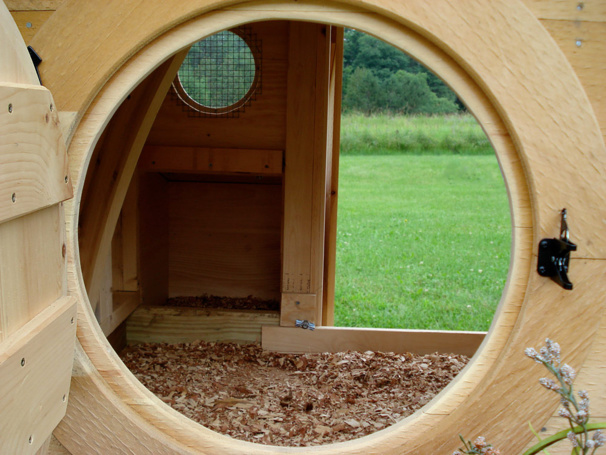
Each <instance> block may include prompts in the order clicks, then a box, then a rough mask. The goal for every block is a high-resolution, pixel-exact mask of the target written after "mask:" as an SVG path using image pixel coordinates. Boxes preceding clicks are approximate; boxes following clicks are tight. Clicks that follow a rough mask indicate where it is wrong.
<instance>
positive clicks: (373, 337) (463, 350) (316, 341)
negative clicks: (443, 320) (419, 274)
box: [262, 327, 486, 357]
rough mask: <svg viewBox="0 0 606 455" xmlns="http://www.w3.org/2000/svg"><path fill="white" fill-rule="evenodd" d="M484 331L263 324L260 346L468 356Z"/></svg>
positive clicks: (279, 349)
mask: <svg viewBox="0 0 606 455" xmlns="http://www.w3.org/2000/svg"><path fill="white" fill-rule="evenodd" d="M485 335H486V332H454V331H452V332H451V331H437V330H397V329H368V328H350V327H318V328H316V329H315V330H304V329H299V328H290V327H263V342H262V345H263V349H265V350H267V351H274V352H290V353H304V352H341V351H361V352H364V351H382V352H398V353H404V352H411V353H413V354H421V355H424V354H431V353H434V352H439V353H442V354H460V355H466V356H469V357H471V356H472V355H474V354H475V352H476V351H477V350H478V348H479V347H480V344H482V341H484V337H485Z"/></svg>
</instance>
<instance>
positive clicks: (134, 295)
mask: <svg viewBox="0 0 606 455" xmlns="http://www.w3.org/2000/svg"><path fill="white" fill-rule="evenodd" d="M112 302H113V311H111V313H110V314H108V315H107V316H106V317H105V318H104V319H103V320H101V322H100V325H101V329H102V330H103V333H104V334H105V336H108V335H109V334H110V333H112V332H113V331H114V330H116V328H117V327H118V326H119V325H120V324H122V323H123V322H124V321H125V320H126V318H128V317H129V316H130V315H131V314H132V313H133V311H135V310H136V309H137V307H138V306H139V304H140V303H141V293H140V292H139V291H134V292H126V291H121V292H113V293H112Z"/></svg>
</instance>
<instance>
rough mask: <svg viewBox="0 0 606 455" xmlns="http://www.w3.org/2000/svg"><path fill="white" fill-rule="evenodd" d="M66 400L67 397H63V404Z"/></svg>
mask: <svg viewBox="0 0 606 455" xmlns="http://www.w3.org/2000/svg"><path fill="white" fill-rule="evenodd" d="M66 399H67V395H65V394H64V395H63V402H64V403H65V400H66Z"/></svg>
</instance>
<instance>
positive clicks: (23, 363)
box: [21, 357, 25, 367]
mask: <svg viewBox="0 0 606 455" xmlns="http://www.w3.org/2000/svg"><path fill="white" fill-rule="evenodd" d="M21 366H22V367H24V366H25V357H23V358H22V359H21Z"/></svg>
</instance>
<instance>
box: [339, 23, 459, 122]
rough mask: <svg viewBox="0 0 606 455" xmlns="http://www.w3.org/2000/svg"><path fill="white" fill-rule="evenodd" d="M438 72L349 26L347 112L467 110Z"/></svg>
mask: <svg viewBox="0 0 606 455" xmlns="http://www.w3.org/2000/svg"><path fill="white" fill-rule="evenodd" d="M464 109H465V108H464V106H463V104H462V103H461V102H460V101H459V100H458V98H457V96H456V94H455V93H454V92H453V91H452V90H450V88H448V87H447V86H446V85H445V84H444V83H443V82H442V81H441V80H440V79H439V78H438V77H437V76H436V75H435V74H433V73H432V72H431V71H429V70H428V69H427V68H425V67H424V66H423V65H421V64H420V63H419V62H417V61H416V60H414V59H413V58H411V57H409V56H408V55H406V54H405V53H403V52H402V51H400V50H399V49H396V48H395V47H393V46H391V45H389V44H387V43H384V42H383V41H381V40H379V39H377V38H374V37H372V36H370V35H367V34H365V33H362V32H359V31H357V30H353V29H345V41H344V61H343V111H355V112H361V113H364V114H366V115H370V114H372V113H377V112H387V113H392V114H405V115H411V114H424V115H431V114H452V113H456V112H460V111H462V110H464Z"/></svg>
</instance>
